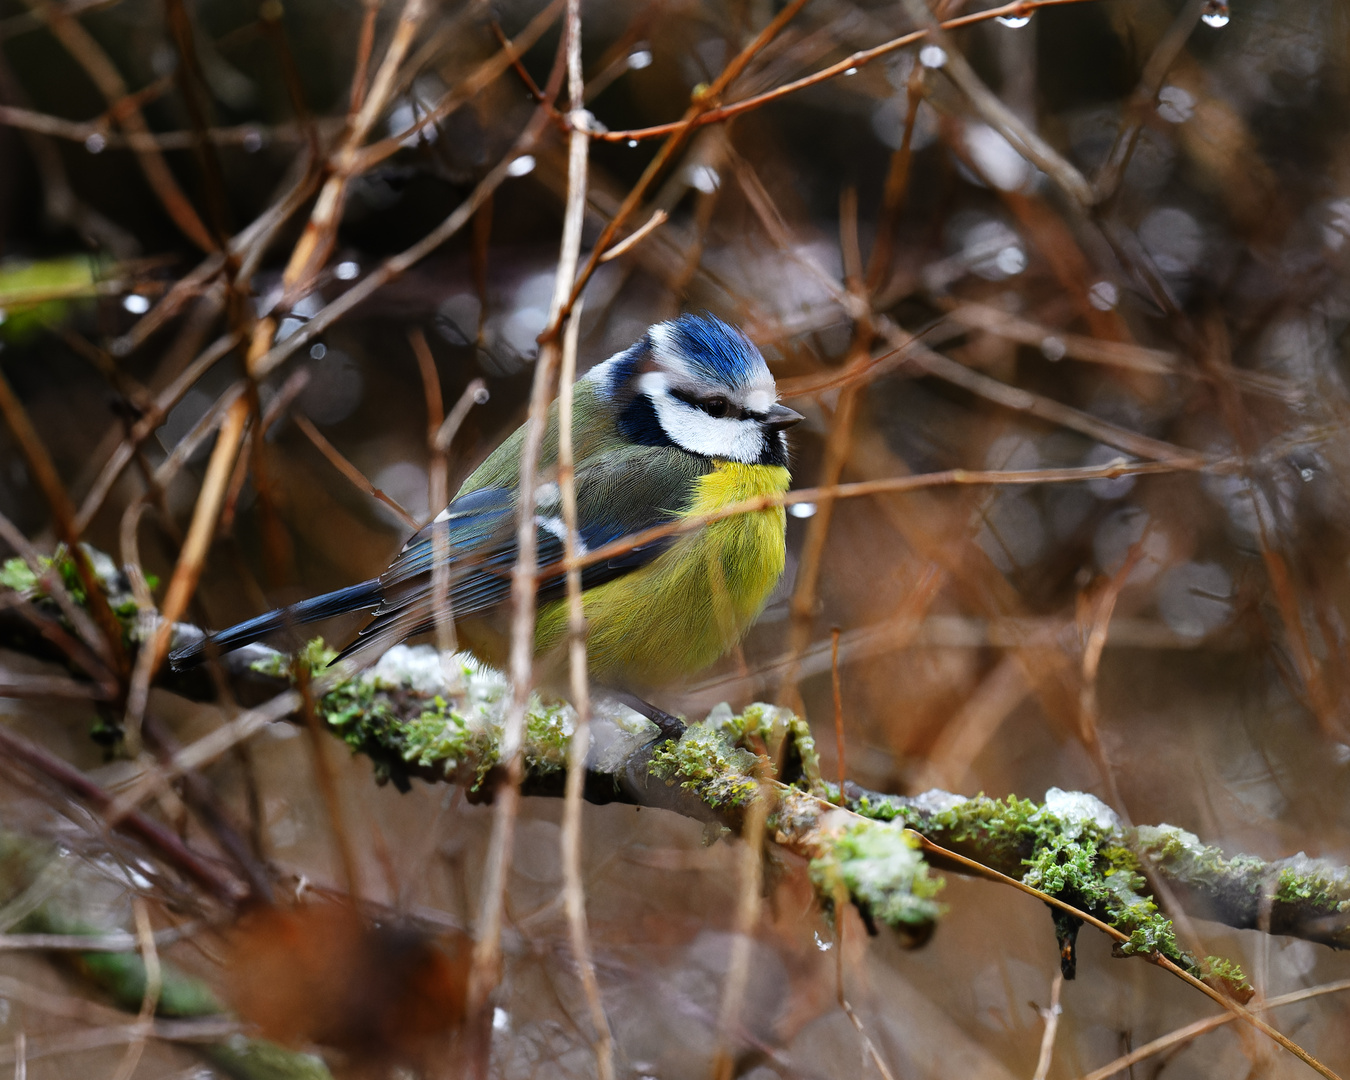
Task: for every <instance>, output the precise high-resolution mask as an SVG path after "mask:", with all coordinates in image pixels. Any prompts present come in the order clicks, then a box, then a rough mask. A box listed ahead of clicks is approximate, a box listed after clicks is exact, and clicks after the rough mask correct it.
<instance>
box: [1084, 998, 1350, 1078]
mask: <svg viewBox="0 0 1350 1080" xmlns="http://www.w3.org/2000/svg"><path fill="white" fill-rule="evenodd" d="M1347 990H1350V979H1342V980H1340V981H1339V982H1331V983H1325V984H1324V985H1322V986H1310V987H1307V988H1306V989H1303V990H1295V991H1293V992H1292V993H1288V994H1280V995H1279V996H1278V997H1273V998H1270V999H1269V1000H1267V1001H1266V1002H1265V1004H1264V1006H1263V1008H1266V1009H1275V1008H1279V1007H1280V1006H1282V1005H1295V1004H1297V1003H1298V1002H1300V1001H1308V1000H1310V999H1312V998H1317V997H1322V996H1324V995H1326V994H1339V993H1343V992H1344V991H1347ZM1236 1019H1237V1016H1236V1015H1235V1014H1234V1013H1231V1012H1222V1013H1219V1014H1218V1015H1217V1016H1209V1017H1206V1018H1205V1019H1203V1020H1197V1021H1195V1023H1193V1024H1187V1025H1186V1026H1185V1027H1181V1028H1177V1030H1176V1031H1171V1032H1168V1033H1167V1034H1166V1035H1163V1036H1160V1037H1159V1038H1156V1039H1154V1040H1153V1041H1152V1042H1147V1043H1145V1044H1144V1045H1143V1046H1139V1047H1136V1048H1135V1049H1133V1050H1131V1051H1130V1052H1129V1053H1128V1054H1124V1055H1122V1056H1121V1057H1118V1058H1116V1060H1115V1061H1113V1062H1111V1063H1110V1064H1109V1065H1103V1066H1102V1067H1101V1068H1100V1069H1093V1070H1092V1072H1090V1073H1087V1074H1085V1075H1084V1076H1083V1077H1082V1078H1081V1080H1109V1078H1110V1077H1112V1076H1115V1075H1116V1074H1117V1073H1122V1072H1124V1071H1125V1070H1127V1069H1130V1068H1131V1067H1132V1066H1134V1065H1138V1064H1139V1063H1140V1062H1141V1061H1147V1060H1148V1059H1149V1058H1151V1057H1154V1056H1155V1055H1157V1054H1161V1053H1163V1052H1165V1051H1167V1050H1172V1049H1174V1048H1176V1047H1180V1046H1185V1045H1186V1044H1187V1043H1188V1042H1190V1041H1191V1040H1192V1039H1195V1038H1198V1037H1199V1036H1201V1035H1204V1034H1206V1033H1208V1032H1211V1031H1214V1030H1215V1029H1217V1028H1221V1027H1223V1026H1224V1025H1225V1024H1231V1023H1232V1022H1233V1021H1234V1020H1236Z"/></svg>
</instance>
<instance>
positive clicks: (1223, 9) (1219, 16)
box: [1200, 0, 1228, 30]
mask: <svg viewBox="0 0 1350 1080" xmlns="http://www.w3.org/2000/svg"><path fill="white" fill-rule="evenodd" d="M1200 21H1201V22H1202V23H1204V24H1205V25H1206V26H1212V27H1213V28H1214V29H1215V30H1217V29H1219V28H1220V27H1222V26H1227V25H1228V5H1227V4H1224V3H1219V2H1218V0H1210V2H1209V3H1208V4H1206V5H1205V11H1204V14H1202V15H1201V16H1200Z"/></svg>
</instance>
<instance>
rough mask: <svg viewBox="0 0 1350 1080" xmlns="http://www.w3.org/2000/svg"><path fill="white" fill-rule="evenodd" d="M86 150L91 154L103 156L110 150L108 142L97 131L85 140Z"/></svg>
mask: <svg viewBox="0 0 1350 1080" xmlns="http://www.w3.org/2000/svg"><path fill="white" fill-rule="evenodd" d="M84 148H85V149H86V150H88V151H89V152H90V153H91V154H101V153H103V151H104V150H106V149H107V148H108V140H107V139H106V138H104V137H103V136H102V135H101V134H100V133H99V132H97V131H96V132H94V133H93V134H92V135H90V136H89V138H87V139H85V140H84Z"/></svg>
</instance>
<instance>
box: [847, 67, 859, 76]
mask: <svg viewBox="0 0 1350 1080" xmlns="http://www.w3.org/2000/svg"><path fill="white" fill-rule="evenodd" d="M844 74H845V75H856V74H858V69H857V68H855V67H851V68H845V69H844Z"/></svg>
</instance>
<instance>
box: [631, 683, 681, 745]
mask: <svg viewBox="0 0 1350 1080" xmlns="http://www.w3.org/2000/svg"><path fill="white" fill-rule="evenodd" d="M615 696H616V697H617V698H618V699H619V700H620V701H622V702H623V703H624V704H625V705H627V706H628V707H629V708H630V709H632V710H633V711H634V712H635V713H638V714H639V715H640V716H645V717H646V718H647V719H648V720H650V721H651V722H652V723H653V724H655V725H656V726H657V727H658V728H659V729H660V730H661V736H660V738H659V739H658V740H657V741H658V742H678V741H679V740H680V738H681V736H683V735H684V733H685V731H686V726H685V723H684V721H683V720H681V719H680V718H679V717H678V716H671V715H670V713H668V712H666V711H665V710H663V709H658V708H657V707H656V706H655V705H653V704H652V703H651V702H649V701H643V700H642V699H641V698H640V697H638V696H637V695H636V694H628V693H618V694H616V695H615Z"/></svg>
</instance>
